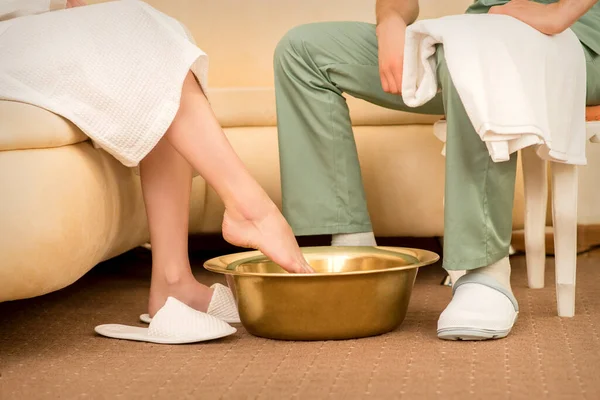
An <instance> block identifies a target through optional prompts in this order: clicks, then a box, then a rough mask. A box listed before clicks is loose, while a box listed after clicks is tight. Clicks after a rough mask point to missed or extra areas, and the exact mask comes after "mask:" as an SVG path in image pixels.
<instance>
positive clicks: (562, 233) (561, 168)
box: [552, 163, 577, 317]
mask: <svg viewBox="0 0 600 400" xmlns="http://www.w3.org/2000/svg"><path fill="white" fill-rule="evenodd" d="M552 217H553V220H554V252H555V269H556V302H557V309H558V315H559V316H560V317H572V316H574V315H575V277H576V269H577V167H576V166H574V165H568V164H560V163H552Z"/></svg>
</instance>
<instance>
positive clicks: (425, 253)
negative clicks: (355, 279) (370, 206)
mask: <svg viewBox="0 0 600 400" xmlns="http://www.w3.org/2000/svg"><path fill="white" fill-rule="evenodd" d="M301 250H302V252H303V253H309V254H310V253H317V252H320V251H323V250H327V252H332V251H333V252H336V251H338V252H340V253H355V254H360V253H363V254H365V253H370V254H376V253H381V252H384V253H386V255H388V256H393V255H396V256H397V257H398V258H401V256H402V255H404V256H409V257H413V258H416V259H417V260H418V262H417V263H414V264H409V265H401V266H398V267H392V268H384V269H375V270H366V271H348V272H328V273H306V274H305V273H302V274H290V273H287V272H285V273H280V272H277V273H266V272H240V271H237V270H235V269H228V267H229V266H230V265H232V264H236V266H237V265H240V264H243V263H244V262H248V261H251V260H253V259H257V258H264V257H266V256H265V255H264V254H263V253H262V252H260V251H258V250H255V251H245V252H240V253H232V254H226V255H223V256H219V257H214V258H211V259H210V260H207V261H206V262H204V268H205V269H207V270H208V271H211V272H215V273H218V274H225V275H235V276H254V277H273V278H275V277H277V278H285V277H288V278H289V277H294V278H299V277H307V278H309V277H311V278H315V277H325V276H349V275H366V274H377V273H382V272H394V271H404V270H411V269H418V268H422V267H425V266H427V265H431V264H434V263H436V262H437V261H439V259H440V256H439V255H438V254H437V253H434V252H433V251H429V250H422V249H416V248H410V247H391V246H372V247H371V246H348V247H339V246H337V247H336V246H318V247H301Z"/></svg>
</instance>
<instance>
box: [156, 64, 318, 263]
mask: <svg viewBox="0 0 600 400" xmlns="http://www.w3.org/2000/svg"><path fill="white" fill-rule="evenodd" d="M165 137H166V138H167V140H168V141H169V142H170V143H171V144H172V145H173V147H174V148H175V149H176V150H177V151H178V152H179V153H180V154H181V155H182V156H183V157H184V158H185V159H186V160H187V161H188V162H189V163H190V164H191V165H192V166H193V167H194V168H195V169H196V170H197V171H198V172H199V173H200V175H202V177H204V179H205V180H206V181H207V182H208V184H209V185H211V186H212V187H213V188H214V189H215V191H216V192H217V194H218V195H219V196H220V197H221V199H222V200H223V202H224V203H225V209H226V211H225V216H224V220H223V237H224V238H225V239H226V240H227V241H229V242H230V243H232V244H234V245H237V246H241V247H250V248H256V249H259V250H261V251H262V252H263V253H264V254H265V255H266V256H268V257H269V258H271V259H272V260H273V261H274V262H276V263H278V264H279V265H281V266H282V267H283V268H285V269H287V270H288V271H290V272H306V271H310V270H311V269H310V267H309V266H308V264H307V263H306V261H305V259H304V257H303V256H302V253H301V252H300V249H299V247H298V243H297V242H296V238H295V237H294V235H293V233H292V229H291V228H290V226H289V225H288V223H287V221H286V220H285V219H284V218H283V215H281V213H280V211H279V209H278V208H277V207H276V206H275V204H274V203H273V202H272V201H271V199H270V198H269V197H268V195H267V194H266V193H265V191H264V190H263V189H262V188H261V187H260V185H259V184H258V183H257V182H256V181H255V180H254V179H253V178H252V176H251V175H250V173H249V172H248V170H247V169H246V167H245V166H244V164H243V163H242V161H241V160H240V159H239V157H238V156H237V155H236V153H235V152H234V150H233V148H232V147H231V145H230V144H229V142H228V141H227V138H226V137H225V134H224V133H223V130H222V129H221V127H220V126H219V123H218V122H217V119H216V118H215V116H214V114H213V112H212V109H211V108H210V105H209V103H208V100H207V99H206V97H205V96H204V93H203V92H202V89H201V88H200V86H199V85H198V83H197V82H196V80H195V78H194V76H193V75H192V74H191V73H189V74H188V76H187V77H186V79H185V82H184V85H183V89H182V96H181V104H180V107H179V111H178V113H177V117H176V118H175V120H174V121H173V123H172V125H171V127H170V128H169V130H168V132H167V133H166V135H165Z"/></svg>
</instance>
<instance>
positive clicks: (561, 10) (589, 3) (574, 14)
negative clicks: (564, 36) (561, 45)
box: [555, 0, 598, 32]
mask: <svg viewBox="0 0 600 400" xmlns="http://www.w3.org/2000/svg"><path fill="white" fill-rule="evenodd" d="M597 2H598V0H560V1H559V2H558V3H555V4H556V7H557V15H558V16H559V19H560V23H559V26H558V27H557V29H558V30H559V32H562V31H564V30H565V29H567V28H570V27H571V25H573V24H574V23H575V22H576V21H577V20H578V19H579V18H580V17H581V16H582V15H583V14H585V13H586V12H588V11H589V9H590V8H592V7H593V6H594V4H596V3H597Z"/></svg>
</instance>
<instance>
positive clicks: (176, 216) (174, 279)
mask: <svg viewBox="0 0 600 400" xmlns="http://www.w3.org/2000/svg"><path fill="white" fill-rule="evenodd" d="M140 175H141V179H142V191H143V194H144V201H145V203H146V214H147V216H148V224H149V229H150V240H151V243H152V282H151V285H150V298H149V301H148V312H149V313H150V316H153V315H154V314H155V313H156V311H158V310H159V309H160V308H161V307H162V306H163V305H164V303H165V301H166V300H167V297H169V296H173V297H175V298H177V299H178V300H179V301H182V302H183V303H185V304H187V305H189V306H190V307H192V308H194V309H196V310H199V311H206V310H207V308H208V305H209V303H210V299H211V297H212V289H210V288H208V287H206V286H204V285H202V284H200V283H198V282H197V281H196V279H195V278H194V275H193V274H192V270H191V268H190V262H189V258H188V223H189V206H190V191H191V184H192V167H191V166H190V164H189V163H188V162H187V161H186V160H185V159H184V158H183V157H182V156H181V155H180V154H179V153H178V152H177V151H176V150H175V149H174V148H173V146H171V144H170V143H169V142H168V141H167V140H166V139H164V138H163V139H162V140H161V141H160V142H159V143H158V144H157V145H156V147H155V148H154V149H153V150H152V152H150V154H148V155H147V156H146V158H144V160H143V161H142V162H141V164H140Z"/></svg>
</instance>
